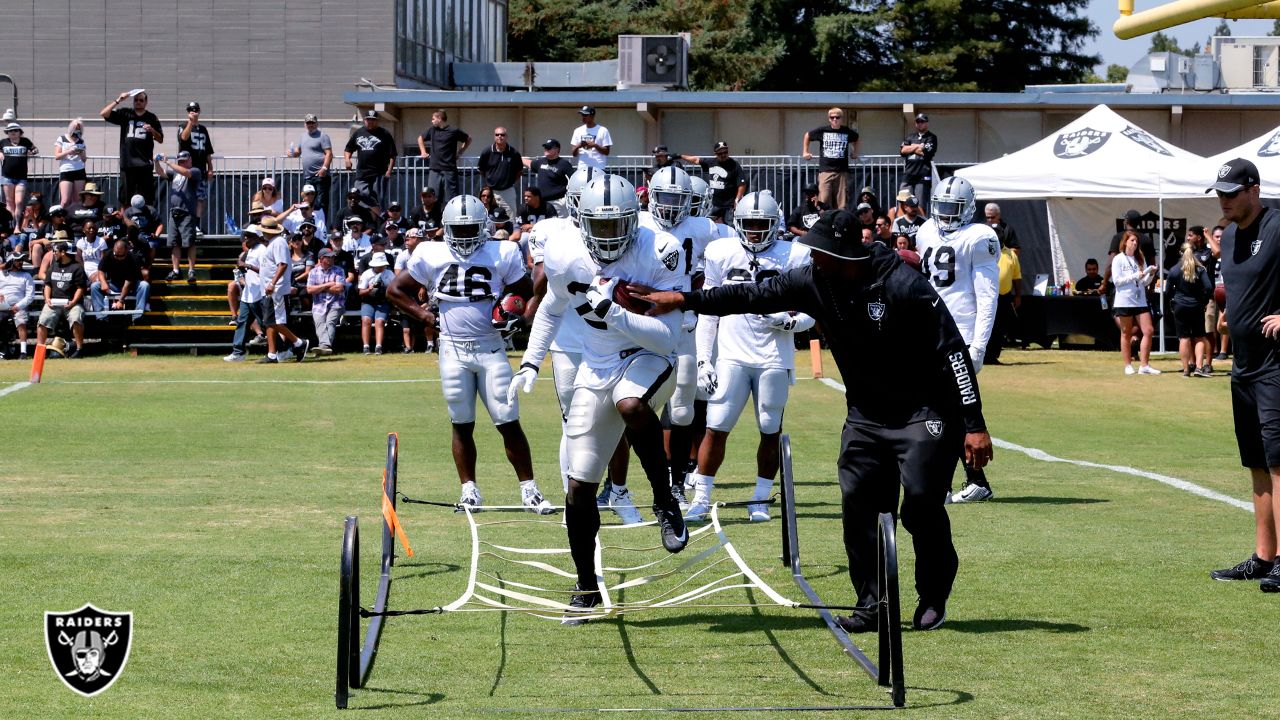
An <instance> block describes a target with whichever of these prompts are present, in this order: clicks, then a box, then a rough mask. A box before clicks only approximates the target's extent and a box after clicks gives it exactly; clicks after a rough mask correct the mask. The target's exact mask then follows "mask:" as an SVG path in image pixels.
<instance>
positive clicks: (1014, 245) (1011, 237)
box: [983, 203, 1022, 255]
mask: <svg viewBox="0 0 1280 720" xmlns="http://www.w3.org/2000/svg"><path fill="white" fill-rule="evenodd" d="M983 214H984V215H985V216H986V218H987V224H988V225H990V226H991V229H992V230H995V231H996V237H997V238H999V240H1000V244H1001V246H1002V247H1007V248H1009V249H1010V250H1012V251H1013V252H1014V253H1016V254H1019V255H1020V254H1021V253H1022V245H1021V244H1020V243H1019V242H1018V232H1017V231H1016V230H1014V229H1013V228H1012V227H1010V226H1009V223H1007V222H1005V221H1004V219H1003V218H1002V217H1001V215H1000V206H999V205H997V204H995V203H987V206H986V207H985V208H983Z"/></svg>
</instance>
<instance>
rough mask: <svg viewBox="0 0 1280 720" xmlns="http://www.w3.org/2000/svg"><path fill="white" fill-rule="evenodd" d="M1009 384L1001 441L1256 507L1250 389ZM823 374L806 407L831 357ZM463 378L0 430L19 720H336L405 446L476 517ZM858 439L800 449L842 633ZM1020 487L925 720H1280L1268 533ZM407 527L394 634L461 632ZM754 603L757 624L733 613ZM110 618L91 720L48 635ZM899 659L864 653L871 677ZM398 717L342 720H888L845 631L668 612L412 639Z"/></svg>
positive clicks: (548, 456)
mask: <svg viewBox="0 0 1280 720" xmlns="http://www.w3.org/2000/svg"><path fill="white" fill-rule="evenodd" d="M1006 359H1007V360H1008V361H1009V362H1010V363H1011V364H1009V365H1007V366H1001V367H989V368H987V369H985V370H984V371H983V373H982V377H981V381H982V391H983V396H984V400H985V403H986V414H987V420H988V423H989V425H990V428H991V430H992V433H993V435H995V436H996V437H998V438H1001V439H1003V440H1007V441H1010V442H1013V443H1017V444H1019V445H1023V446H1027V447H1032V448H1038V449H1041V450H1044V451H1046V452H1048V453H1050V454H1052V455H1056V456H1058V457H1063V458H1071V459H1079V460H1090V461H1095V462H1100V463H1107V464H1116V465H1125V466H1131V467H1134V468H1138V469H1142V470H1146V471H1150V472H1156V473H1163V474H1166V475H1171V476H1174V477H1177V478H1181V479H1184V480H1188V481H1190V482H1194V483H1196V484H1199V485H1201V486H1204V487H1206V488H1210V489H1213V490H1216V491H1219V492H1221V493H1224V494H1227V495H1230V496H1232V497H1236V498H1239V499H1242V500H1247V499H1248V481H1247V476H1246V474H1245V473H1244V472H1243V470H1242V469H1241V468H1239V466H1238V461H1237V459H1236V454H1235V442H1234V436H1233V434H1232V428H1231V420H1230V418H1231V414H1230V406H1229V402H1230V400H1229V392H1228V380H1227V379H1226V377H1225V376H1223V377H1218V378H1214V379H1209V380H1201V379H1184V378H1182V377H1180V376H1179V375H1178V374H1177V373H1176V372H1173V370H1174V362H1173V361H1171V360H1162V361H1158V362H1157V363H1156V365H1157V367H1160V368H1162V369H1164V370H1166V371H1167V372H1166V374H1165V375H1162V376H1160V377H1125V376H1123V375H1122V374H1121V372H1120V364H1119V362H1118V360H1117V358H1116V357H1114V354H1112V353H1107V354H1102V353H1086V352H1077V353H1064V352H1052V351H1039V352H1010V353H1008V354H1007V355H1006ZM867 361H868V363H869V364H870V365H872V366H874V367H878V368H881V371H882V373H883V374H882V375H881V376H880V377H879V378H877V380H876V381H877V382H909V381H910V379H909V378H894V376H893V369H892V368H893V366H894V358H893V357H892V355H891V354H886V355H884V356H883V357H869V358H867ZM798 365H799V367H801V368H802V371H801V374H802V375H805V374H807V368H808V366H809V362H808V357H807V355H804V354H802V356H801V357H800V358H798ZM827 367H828V368H832V367H833V366H832V364H831V363H830V361H829V359H828V363H827ZM27 372H28V367H27V365H26V364H25V363H23V364H21V365H19V364H18V363H14V362H8V363H4V364H0V391H3V390H4V389H5V388H7V387H10V386H12V384H13V383H17V382H19V381H22V380H25V379H26V375H27ZM435 377H436V371H435V361H434V358H428V359H425V360H424V359H423V358H422V356H414V357H413V358H412V359H407V358H403V357H400V356H394V357H393V356H386V357H382V358H376V359H368V358H362V357H350V356H343V357H337V358H333V359H331V360H329V361H323V362H307V363H304V364H302V365H296V366H295V365H287V366H277V367H269V366H261V367H260V366H256V365H248V366H243V365H240V366H228V365H227V364H225V363H222V362H220V361H219V360H218V359H217V358H189V357H180V358H156V357H140V358H124V357H119V358H116V357H112V358H96V359H90V360H84V361H77V362H66V361H63V362H50V363H49V364H48V365H47V366H46V375H45V382H44V383H43V384H41V385H38V386H32V387H27V388H23V389H20V390H16V391H14V392H11V393H9V394H7V395H4V396H3V397H0V417H3V418H4V419H5V423H4V424H5V426H6V429H7V432H6V435H7V437H8V442H7V448H6V451H5V453H4V461H3V463H0V578H2V579H3V580H4V582H3V583H0V658H3V659H4V663H3V667H4V668H5V671H6V680H7V682H6V688H5V691H4V692H3V693H0V717H4V718H31V717H41V718H63V717H65V718H79V717H85V716H91V717H97V718H150V717H199V718H222V717H236V718H314V717H319V716H332V715H334V714H336V713H337V711H336V710H334V708H333V690H334V687H333V685H334V680H333V676H334V657H335V621H336V602H337V584H338V583H337V580H338V577H337V570H338V553H339V544H340V540H341V532H342V531H341V526H342V519H343V517H344V516H346V515H349V514H356V515H359V516H360V521H361V529H362V538H361V539H362V545H363V547H362V550H363V552H362V565H363V588H362V591H363V598H362V599H363V601H364V603H365V604H366V606H367V605H370V604H372V599H373V598H372V593H373V586H374V581H375V579H376V573H377V563H376V558H377V552H378V548H377V545H378V543H377V540H378V537H379V532H378V528H379V525H378V523H379V512H378V511H379V501H378V488H379V480H380V475H381V466H382V456H383V452H384V448H385V442H386V433H387V432H389V431H395V432H398V433H399V435H400V442H401V460H400V483H401V489H402V490H403V491H404V492H406V493H408V494H410V495H412V496H415V497H423V498H430V499H438V500H446V501H452V500H455V499H456V497H457V481H456V475H455V473H454V470H453V466H452V461H451V458H450V455H449V435H448V420H447V417H446V415H445V409H444V403H443V400H442V399H441V397H440V388H439V385H438V383H436V382H435V381H434V378H435ZM352 380H382V381H398V382H382V383H361V384H355V383H351V382H350V381H352ZM193 381H196V382H193ZM299 381H311V382H299ZM522 410H523V412H522V415H523V423H524V426H525V428H526V431H527V432H528V434H529V437H530V441H531V444H532V446H533V451H534V460H535V463H536V467H537V471H538V477H539V480H540V482H541V484H542V486H543V488H544V490H547V491H548V494H549V495H551V496H553V497H554V496H557V495H558V487H559V484H560V483H559V480H558V477H557V471H556V465H555V463H556V446H557V443H558V438H559V422H558V420H559V418H558V412H557V408H556V403H555V399H554V393H553V388H552V385H551V383H550V382H549V379H544V381H543V382H540V383H539V384H538V386H537V388H536V390H535V392H534V394H533V395H532V396H531V397H530V398H529V399H526V400H524V401H522ZM482 417H483V414H482ZM842 418H843V399H842V397H841V396H840V394H839V393H838V392H837V391H835V390H833V389H832V388H830V387H829V386H827V385H824V384H821V383H818V382H815V381H812V380H809V379H805V380H802V381H800V382H799V383H798V384H797V385H796V386H795V387H794V389H793V394H792V399H791V403H790V406H789V410H788V413H787V427H786V430H787V432H789V433H790V435H791V436H792V438H793V443H794V450H795V456H796V475H797V481H798V488H797V493H798V507H799V512H800V533H801V551H802V557H803V559H804V561H805V564H806V567H807V570H808V575H809V577H810V579H811V581H812V582H813V584H814V585H815V587H816V588H817V589H818V591H819V592H820V593H821V594H822V596H823V598H824V600H826V601H827V602H830V603H833V604H840V603H849V602H850V601H851V600H852V594H851V591H850V588H849V583H848V578H847V575H846V566H845V557H844V552H843V548H842V545H841V543H840V520H839V505H838V489H837V486H836V484H835V481H834V458H835V453H836V448H837V444H838V438H839V428H840V423H841V420H842ZM740 427H741V428H742V429H741V431H740V432H738V433H737V434H735V435H734V436H733V437H732V439H731V440H730V449H729V461H728V462H727V463H726V466H725V468H724V469H723V470H722V472H721V476H720V481H719V482H718V483H717V497H718V499H722V500H737V499H745V498H746V497H747V496H748V495H749V493H750V489H751V486H752V482H753V478H754V445H755V432H754V429H753V428H751V427H750V425H743V426H740ZM478 436H479V444H480V478H481V480H480V482H481V487H482V489H483V491H484V492H485V499H486V501H487V502H489V503H494V504H497V503H513V502H515V501H516V498H517V490H516V487H515V483H514V480H513V479H512V477H511V474H510V469H509V466H508V465H507V464H506V462H505V460H504V458H503V456H502V452H501V445H500V443H499V441H498V437H497V434H496V433H495V432H493V430H492V429H491V428H490V427H488V426H487V425H486V424H484V423H482V424H481V427H480V432H479V433H478ZM632 475H633V478H634V479H635V480H638V482H635V483H633V485H634V486H635V487H636V488H637V494H638V496H639V498H640V499H644V498H647V497H648V496H649V492H648V490H647V488H646V487H645V483H644V482H643V480H642V479H641V478H640V477H639V468H638V466H637V465H636V464H635V463H633V470H632ZM989 475H990V477H991V479H992V482H993V485H994V486H995V489H996V492H997V494H998V497H997V499H996V501H994V502H991V503H987V504H983V505H977V506H963V507H955V508H952V509H951V511H950V514H951V518H952V523H953V526H954V533H955V538H956V544H957V547H958V550H959V552H960V556H961V567H960V575H959V578H958V581H957V585H956V588H955V592H954V594H953V596H952V601H951V603H950V604H949V606H948V610H949V619H948V622H947V623H946V625H945V626H944V627H943V628H942V629H941V630H939V631H938V632H933V633H913V632H910V631H909V630H907V631H905V632H904V644H905V654H906V679H907V684H908V688H909V689H908V696H907V700H908V706H909V709H908V710H906V711H905V712H906V713H908V714H910V715H911V716H912V717H937V718H995V717H1008V718H1030V717H1034V718H1058V717H1064V718H1104V717H1106V718H1111V717H1142V718H1147V717H1185V718H1206V717H1223V718H1239V717H1262V716H1267V715H1269V714H1272V713H1274V702H1273V700H1272V698H1271V695H1270V691H1269V690H1267V689H1266V688H1269V687H1270V673H1271V672H1272V671H1273V669H1274V668H1275V667H1277V666H1280V647H1277V645H1276V643H1275V642H1274V641H1273V637H1272V636H1273V633H1272V632H1271V630H1270V622H1269V621H1268V619H1269V618H1272V617H1274V616H1275V613H1276V604H1275V603H1276V602H1277V601H1276V600H1275V598H1271V597H1267V596H1263V595H1262V594H1261V593H1259V592H1258V590H1257V587H1256V585H1245V584H1238V585H1237V584H1224V583H1216V582H1212V581H1210V580H1209V579H1208V577H1207V575H1206V573H1207V571H1208V570H1210V569H1212V568H1215V567H1221V566H1225V565H1227V564H1234V563H1235V562H1236V561H1238V560H1240V559H1241V558H1242V557H1243V556H1244V555H1245V554H1247V553H1248V552H1249V550H1250V545H1251V542H1252V537H1253V533H1252V518H1251V517H1250V515H1249V513H1248V512H1246V511H1243V510H1241V509H1239V508H1236V507H1231V506H1229V505H1226V504H1223V503H1220V502H1215V501H1212V500H1209V499H1205V498H1202V497H1197V496H1194V495H1192V494H1190V493H1187V492H1185V491H1182V490H1179V489H1175V488H1172V487H1169V486H1166V485H1162V484H1159V483H1157V482H1154V481H1152V480H1149V479H1144V478H1140V477H1135V476H1133V475H1126V474H1121V473H1116V472H1112V471H1109V470H1103V469H1091V468H1081V467H1078V466H1073V465H1068V464H1059V463H1046V462H1042V461H1038V460H1033V459H1031V458H1030V457H1028V456H1026V455H1023V454H1020V453H1016V452H1012V451H1000V450H997V453H996V460H995V464H994V465H993V466H992V467H991V469H990V471H989ZM725 512H726V514H727V517H728V518H729V519H728V521H726V531H727V533H728V535H729V537H730V538H731V539H732V540H733V541H734V543H735V544H736V546H737V547H738V548H739V550H741V551H742V552H743V554H744V556H745V557H746V558H747V559H748V561H749V563H750V565H751V566H752V567H753V568H754V569H755V570H756V571H757V572H759V573H760V574H761V576H762V577H763V578H764V579H765V580H766V581H768V582H769V583H770V584H771V585H773V587H774V588H776V589H777V590H779V591H780V592H782V593H783V594H784V595H787V596H789V597H793V598H799V597H801V593H800V592H799V590H798V589H797V588H795V586H794V585H793V584H792V583H791V581H790V577H789V573H787V572H785V571H784V569H783V568H782V567H781V565H780V564H779V563H778V562H777V555H778V546H779V541H778V532H779V524H778V522H776V521H775V522H772V523H769V524H767V525H748V524H747V523H745V522H743V521H742V512H741V511H740V510H733V511H729V510H726V511H725ZM647 515H648V513H647V510H646V516H647ZM401 520H402V522H403V524H404V526H405V528H406V530H407V532H408V534H409V538H410V540H411V541H412V543H413V546H414V549H415V550H416V551H417V555H416V557H414V558H411V559H410V558H402V559H401V561H400V562H399V563H398V564H397V566H396V569H395V571H394V576H395V578H396V582H395V584H394V585H393V587H392V595H391V605H392V607H393V608H406V607H430V606H435V605H442V604H446V603H448V602H450V601H452V600H453V599H454V598H456V597H457V596H458V594H459V593H460V591H461V590H462V588H463V587H464V586H465V583H466V568H467V567H468V561H469V544H468V543H469V540H468V535H467V529H466V523H465V520H464V519H463V518H461V517H459V516H457V515H454V514H452V513H450V512H449V511H447V510H443V509H439V508H425V507H412V506H409V507H406V506H402V507H401ZM607 520H608V517H606V521H607ZM525 527H529V528H531V529H529V530H527V531H526V530H523V529H522V528H525ZM499 530H501V531H502V532H503V533H504V535H503V536H502V537H501V540H503V541H510V542H511V543H512V544H516V543H519V542H521V541H523V542H525V543H529V544H536V543H547V544H563V536H562V535H561V534H560V533H558V532H551V533H548V532H546V528H545V527H543V528H539V527H536V526H528V525H527V524H526V525H513V526H511V528H510V529H507V530H502V529H501V528H499ZM653 534H654V535H655V536H656V530H655V531H653ZM644 540H646V541H651V540H656V538H649V537H648V536H647V535H646V536H645V538H644ZM899 543H900V546H901V557H902V565H903V570H904V578H903V579H904V582H903V585H902V594H903V603H904V613H905V614H906V616H907V617H908V618H909V616H910V612H911V610H912V609H913V608H914V604H915V594H914V591H913V589H912V584H911V569H912V567H913V565H914V563H913V559H912V551H911V543H910V538H909V536H908V535H907V534H906V533H905V532H902V533H900V535H899ZM751 599H752V598H749V597H748V596H747V593H745V592H740V593H736V594H735V597H734V599H733V601H734V602H747V601H749V600H751ZM763 599H764V598H763V597H762V596H761V595H760V594H759V593H755V594H754V600H763ZM86 602H92V603H93V604H95V605H97V606H98V607H101V608H105V609H108V610H116V611H120V610H131V611H132V612H133V613H134V638H133V648H132V654H131V657H130V660H129V664H128V667H127V669H126V670H125V672H124V674H123V675H122V676H121V678H120V680H119V681H118V682H117V683H116V684H115V685H114V686H113V687H112V688H110V689H109V690H107V691H106V692H105V693H104V694H102V695H99V696H97V697H95V698H93V699H85V698H82V697H80V696H78V695H75V694H73V693H71V692H70V691H69V690H67V689H66V688H65V687H63V686H62V684H61V683H60V682H59V681H58V679H57V678H56V677H55V676H54V674H53V670H52V668H51V666H50V663H49V659H48V657H47V655H46V651H45V648H44V636H43V630H42V623H43V613H44V611H46V610H54V611H65V610H71V609H74V608H78V607H80V606H81V605H83V604H84V603H86ZM1260 620H1261V622H1259V621H1260ZM874 646H875V643H874V639H873V638H867V639H866V640H865V643H864V648H869V649H871V650H874ZM873 657H874V655H873ZM370 686H371V687H370V688H369V689H367V690H358V691H355V694H354V696H353V699H352V708H353V709H351V710H347V711H344V712H346V713H348V714H351V715H353V716H355V717H410V716H413V717H422V716H425V715H430V716H432V717H449V718H460V717H475V716H480V715H496V714H498V712H497V711H499V710H529V709H537V708H577V709H587V708H600V707H606V708H624V707H625V708H651V709H655V711H656V709H662V708H708V707H718V706H733V705H764V706H788V705H797V706H824V705H843V704H863V703H877V704H878V703H883V702H886V696H885V694H884V693H883V692H881V691H880V689H879V688H877V687H875V686H874V685H873V684H872V683H871V682H870V681H869V680H868V678H867V677H866V676H865V674H864V673H863V672H862V671H861V669H860V668H858V667H857V666H855V665H854V664H853V663H852V662H851V661H850V660H848V659H847V658H845V657H844V656H843V655H842V654H841V653H840V651H839V648H838V646H837V645H836V643H835V642H834V640H833V639H832V638H831V636H830V633H829V632H828V631H827V630H826V628H825V627H824V626H822V624H821V622H820V621H819V620H818V618H817V616H816V615H815V614H813V613H812V612H811V611H793V610H785V609H781V608H777V607H767V606H766V607H760V608H740V609H703V610H699V609H697V608H686V609H684V610H675V611H663V612H656V611H655V612H651V613H647V614H646V613H639V614H636V615H631V616H626V617H625V618H624V619H622V620H617V621H608V622H600V623H593V624H589V625H587V626H584V627H580V628H564V629H562V628H561V627H560V626H559V625H558V624H555V623H549V622H547V621H544V620H538V619H534V618H530V617H527V616H525V615H523V614H520V613H498V612H492V613H454V614H449V615H445V616H427V617H417V618H395V619H392V620H390V622H389V625H388V629H387V631H386V634H385V635H384V637H383V642H382V647H381V651H380V653H379V656H378V663H377V666H376V669H375V672H374V674H373V677H372V680H371V682H370ZM589 714H590V713H588V712H586V711H585V710H584V711H581V712H575V713H569V714H568V716H570V717H587V716H589ZM648 714H653V713H640V714H639V716H642V717H643V716H645V715H648ZM856 714H857V713H799V714H797V713H774V714H769V713H754V714H752V716H756V717H779V718H781V717H797V716H799V717H806V718H821V717H848V716H850V715H856ZM633 716H634V715H633Z"/></svg>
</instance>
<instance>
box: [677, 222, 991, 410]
mask: <svg viewBox="0 0 1280 720" xmlns="http://www.w3.org/2000/svg"><path fill="white" fill-rule="evenodd" d="M870 248H871V258H870V260H869V261H868V262H870V263H871V264H872V268H873V271H874V273H875V276H874V277H873V278H871V279H870V280H869V281H868V282H867V284H865V285H863V286H861V287H855V286H852V285H850V284H849V283H847V282H842V281H839V280H835V279H831V278H827V277H825V276H823V275H822V273H820V272H818V270H817V268H816V267H815V266H814V265H812V264H810V265H806V266H804V267H801V268H796V269H794V270H790V271H788V272H785V273H783V274H781V275H778V276H776V277H772V278H769V279H768V280H765V281H764V282H761V283H759V284H751V283H733V284H730V285H724V286H721V287H718V288H713V289H710V290H699V291H694V292H691V293H685V303H684V304H685V308H686V309H688V310H693V311H695V312H698V313H702V314H706V315H733V314H738V313H762V314H763V313H773V312H780V311H783V310H795V311H798V312H802V313H807V314H808V315H810V316H812V317H813V318H814V319H816V320H817V321H818V322H819V323H820V324H821V325H822V334H823V336H824V337H826V338H827V341H828V342H829V343H830V345H831V354H832V355H833V356H834V357H835V360H836V365H837V366H839V368H840V375H841V376H842V377H843V378H844V380H845V401H846V403H847V404H848V406H849V420H850V421H852V422H861V423H868V424H873V425H879V426H883V427H892V428H899V427H903V426H905V425H907V424H910V423H915V422H921V421H923V420H928V419H943V420H946V419H960V420H962V421H963V423H964V427H965V432H980V431H983V430H985V429H986V421H985V420H984V419H983V417H982V399H981V397H980V396H979V394H978V382H977V375H976V374H975V373H974V371H973V363H972V362H971V361H970V360H969V353H968V348H967V346H966V345H965V342H964V338H962V337H961V336H960V331H959V330H958V329H957V328H956V323H955V320H953V319H952V317H951V313H950V312H949V311H948V310H947V304H946V303H944V302H942V299H941V298H940V297H938V293H937V292H935V291H934V289H933V286H932V285H930V284H929V280H928V278H926V277H925V276H924V275H922V274H920V273H919V272H917V271H916V270H914V269H912V268H911V267H910V266H908V265H906V264H905V263H903V262H902V260H901V259H899V258H898V254H897V253H896V252H894V251H893V250H890V249H889V248H887V247H885V246H884V245H883V244H882V243H872V244H871V245H870ZM884 367H893V368H894V369H895V375H896V376H897V377H900V378H902V379H903V380H902V382H886V381H885V380H884V378H883V377H879V376H878V374H877V373H878V371H877V370H876V368H884Z"/></svg>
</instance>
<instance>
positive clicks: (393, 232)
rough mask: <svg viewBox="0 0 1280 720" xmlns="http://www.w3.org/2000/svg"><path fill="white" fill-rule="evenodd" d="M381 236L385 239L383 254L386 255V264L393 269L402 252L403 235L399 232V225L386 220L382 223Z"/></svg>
mask: <svg viewBox="0 0 1280 720" xmlns="http://www.w3.org/2000/svg"><path fill="white" fill-rule="evenodd" d="M382 236H383V237H384V238H386V249H385V250H383V252H385V253H386V254H387V262H390V263H391V267H393V268H394V267H395V265H396V260H397V259H398V258H399V257H400V253H403V252H404V233H402V232H400V226H399V225H397V224H395V223H393V222H391V221H390V220H387V221H385V222H383V223H382Z"/></svg>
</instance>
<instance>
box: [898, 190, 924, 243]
mask: <svg viewBox="0 0 1280 720" xmlns="http://www.w3.org/2000/svg"><path fill="white" fill-rule="evenodd" d="M924 222H925V221H924V216H922V215H921V214H920V199H919V198H917V197H916V196H915V195H908V196H907V199H906V201H905V202H903V203H902V214H901V215H899V216H898V217H896V218H894V220H893V235H894V237H897V236H898V235H906V236H907V237H909V238H911V242H912V244H915V240H916V233H917V232H919V230H920V226H921V225H924Z"/></svg>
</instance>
